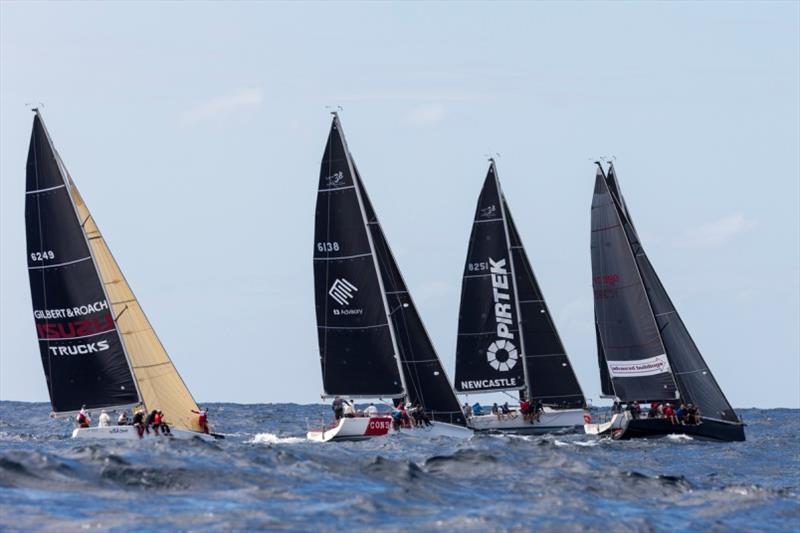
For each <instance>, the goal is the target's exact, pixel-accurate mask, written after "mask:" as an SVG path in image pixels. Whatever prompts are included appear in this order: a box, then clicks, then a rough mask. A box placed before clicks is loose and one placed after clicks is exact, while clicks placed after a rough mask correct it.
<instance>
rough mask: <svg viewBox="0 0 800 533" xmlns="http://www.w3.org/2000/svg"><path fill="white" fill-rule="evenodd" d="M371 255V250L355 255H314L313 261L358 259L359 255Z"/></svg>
mask: <svg viewBox="0 0 800 533" xmlns="http://www.w3.org/2000/svg"><path fill="white" fill-rule="evenodd" d="M370 255H372V252H367V253H365V254H357V255H343V256H341V257H315V258H314V261H340V260H344V259H358V258H359V257H369V256H370Z"/></svg>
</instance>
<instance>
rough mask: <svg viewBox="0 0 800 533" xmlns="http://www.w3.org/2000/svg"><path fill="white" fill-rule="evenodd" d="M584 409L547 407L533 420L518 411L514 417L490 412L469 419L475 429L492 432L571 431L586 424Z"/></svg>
mask: <svg viewBox="0 0 800 533" xmlns="http://www.w3.org/2000/svg"><path fill="white" fill-rule="evenodd" d="M585 414H586V413H585V411H584V410H583V409H550V408H549V407H545V408H544V411H543V412H541V413H540V414H539V417H538V418H537V419H536V420H533V421H526V420H524V419H523V417H522V414H520V413H519V412H516V413H515V415H513V416H512V417H510V418H509V417H506V416H504V417H503V418H502V419H498V418H497V416H495V415H492V414H488V415H481V416H472V417H470V419H469V420H468V422H467V423H468V424H469V427H471V428H472V429H474V430H475V431H486V432H492V433H533V434H538V433H553V432H563V431H570V430H575V429H577V428H580V427H581V426H583V425H584V420H585V419H584V415H585Z"/></svg>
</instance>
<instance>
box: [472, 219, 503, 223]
mask: <svg viewBox="0 0 800 533" xmlns="http://www.w3.org/2000/svg"><path fill="white" fill-rule="evenodd" d="M502 221H503V219H502V218H487V219H485V220H475V221H473V224H480V223H482V222H502Z"/></svg>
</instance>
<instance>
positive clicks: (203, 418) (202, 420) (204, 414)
mask: <svg viewBox="0 0 800 533" xmlns="http://www.w3.org/2000/svg"><path fill="white" fill-rule="evenodd" d="M192 412H193V413H194V414H196V415H198V416H197V423H198V424H199V425H200V429H201V430H203V433H206V434H208V407H204V408H202V409H200V410H199V411H195V410H194V409H192Z"/></svg>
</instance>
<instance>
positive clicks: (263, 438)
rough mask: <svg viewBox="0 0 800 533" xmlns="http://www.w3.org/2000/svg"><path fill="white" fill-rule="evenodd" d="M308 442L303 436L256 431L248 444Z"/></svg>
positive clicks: (247, 441)
mask: <svg viewBox="0 0 800 533" xmlns="http://www.w3.org/2000/svg"><path fill="white" fill-rule="evenodd" d="M301 442H306V439H304V438H302V437H279V436H278V435H275V434H274V433H256V434H255V435H254V436H253V438H252V439H250V440H246V441H245V443H246V444H298V443H301Z"/></svg>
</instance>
